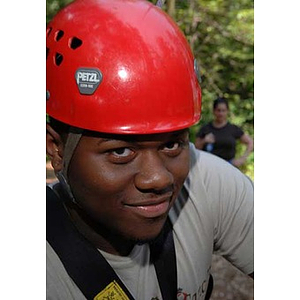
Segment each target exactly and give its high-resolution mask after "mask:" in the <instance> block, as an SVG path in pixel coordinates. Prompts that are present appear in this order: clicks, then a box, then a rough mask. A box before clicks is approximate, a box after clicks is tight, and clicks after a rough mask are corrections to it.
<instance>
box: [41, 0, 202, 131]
mask: <svg viewBox="0 0 300 300" xmlns="http://www.w3.org/2000/svg"><path fill="white" fill-rule="evenodd" d="M46 66H47V113H48V114H49V115H50V116H51V117H53V118H55V119H57V120H59V121H62V122H64V123H66V124H69V125H72V126H75V127H80V128H83V129H89V130H93V131H99V132H105V133H116V134H148V133H160V132H168V131H175V130H180V129H183V128H187V127H190V126H191V125H193V124H195V123H196V122H197V121H198V120H199V118H200V107H201V90H200V86H199V83H198V79H197V75H196V72H195V68H194V58H193V55H192V53H191V50H190V47H189V45H188V43H187V41H186V39H185V37H184V35H183V34H182V32H181V31H180V29H179V28H178V26H177V25H176V24H175V23H174V22H173V21H172V20H171V18H170V17H169V16H168V15H167V14H166V13H164V12H163V11H162V10H161V9H160V8H158V7H156V6H155V5H153V4H151V3H150V2H148V1H144V0H76V1H75V2H73V3H71V4H70V5H68V6H66V7H65V8H64V9H63V10H61V11H60V12H59V13H58V14H57V15H56V16H55V17H54V18H53V20H52V21H51V22H50V23H49V24H48V26H47V65H46Z"/></svg>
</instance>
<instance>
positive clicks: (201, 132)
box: [196, 125, 209, 139]
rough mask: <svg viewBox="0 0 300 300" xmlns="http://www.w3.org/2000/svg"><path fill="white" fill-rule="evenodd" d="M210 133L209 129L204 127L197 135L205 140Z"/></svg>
mask: <svg viewBox="0 0 300 300" xmlns="http://www.w3.org/2000/svg"><path fill="white" fill-rule="evenodd" d="M208 133H209V128H208V126H207V125H204V126H202V127H201V128H200V130H199V131H198V133H197V134H196V137H199V138H201V139H203V138H204V137H205V135H207V134H208Z"/></svg>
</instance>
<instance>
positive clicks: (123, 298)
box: [94, 280, 129, 300]
mask: <svg viewBox="0 0 300 300" xmlns="http://www.w3.org/2000/svg"><path fill="white" fill-rule="evenodd" d="M94 300H129V298H128V297H127V295H126V294H125V292H124V291H123V290H122V288H121V287H120V286H119V285H118V283H117V282H116V281H115V280H114V281H113V282H111V283H110V284H109V285H108V286H107V287H106V288H105V289H104V290H102V291H101V292H100V293H99V294H98V295H97V296H95V298H94Z"/></svg>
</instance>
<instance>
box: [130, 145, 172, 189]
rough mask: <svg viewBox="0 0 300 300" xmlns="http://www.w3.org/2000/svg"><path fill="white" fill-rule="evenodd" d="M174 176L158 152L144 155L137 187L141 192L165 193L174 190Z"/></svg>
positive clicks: (137, 177) (136, 182)
mask: <svg viewBox="0 0 300 300" xmlns="http://www.w3.org/2000/svg"><path fill="white" fill-rule="evenodd" d="M173 183H174V177H173V174H172V173H171V172H170V171H169V170H168V169H167V166H166V161H165V159H164V158H163V157H162V156H160V154H159V153H158V152H156V151H154V152H152V151H149V152H146V153H143V155H142V157H141V161H140V169H139V171H138V173H137V174H136V176H135V186H136V188H137V189H139V190H141V191H147V192H152V191H153V192H164V191H165V190H168V189H170V188H172V186H173Z"/></svg>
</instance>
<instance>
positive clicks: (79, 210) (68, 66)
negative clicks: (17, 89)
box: [47, 0, 253, 300]
mask: <svg viewBox="0 0 300 300" xmlns="http://www.w3.org/2000/svg"><path fill="white" fill-rule="evenodd" d="M200 104H201V90H200V87H199V84H198V79H197V72H196V63H195V61H194V58H193V55H192V53H191V50H190V48H189V46H188V43H187V41H186V39H185V38H184V36H183V35H182V33H181V31H180V30H179V29H178V27H177V26H176V25H175V24H174V22H173V21H172V20H171V19H170V18H169V17H168V16H167V15H166V14H165V13H164V12H163V11H162V10H161V9H160V8H158V7H156V6H154V5H152V4H151V3H150V2H147V1H143V0H76V1H75V2H73V3H72V4H70V5H69V6H67V7H66V8H65V9H63V10H62V11H60V12H59V13H58V14H57V15H56V16H55V18H54V19H53V20H52V22H51V23H50V24H49V25H48V27H47V113H48V114H49V116H50V122H49V123H48V124H47V154H48V155H49V157H50V158H51V163H52V165H53V168H54V170H55V172H56V175H57V177H58V178H59V183H57V184H54V185H52V186H51V187H48V188H47V298H48V299H64V300H65V299H137V300H141V299H164V300H166V299H188V297H189V298H190V299H208V298H209V295H210V293H211V288H212V279H211V277H210V266H211V258H212V253H213V251H216V252H218V253H220V254H221V255H223V256H224V257H225V258H227V259H228V260H229V261H230V262H232V263H233V264H234V265H235V266H237V267H238V268H239V269H241V270H242V271H243V272H245V273H246V274H252V273H253V187H252V183H251V182H250V180H249V179H248V178H246V177H245V176H244V175H243V174H242V173H240V172H239V171H238V170H236V169H235V168H233V167H232V166H231V165H229V164H227V163H226V162H223V161H222V160H220V159H219V158H217V157H214V156H212V155H210V154H207V153H204V152H200V151H198V150H196V149H195V148H194V147H193V145H192V144H190V143H189V137H188V128H189V127H190V126H192V125H193V124H195V123H196V122H197V121H198V120H199V118H200Z"/></svg>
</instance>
